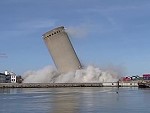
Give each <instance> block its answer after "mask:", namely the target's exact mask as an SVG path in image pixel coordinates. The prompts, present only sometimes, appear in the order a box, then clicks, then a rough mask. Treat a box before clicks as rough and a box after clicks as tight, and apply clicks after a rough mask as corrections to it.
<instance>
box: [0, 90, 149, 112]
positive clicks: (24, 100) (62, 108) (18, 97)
mask: <svg viewBox="0 0 150 113" xmlns="http://www.w3.org/2000/svg"><path fill="white" fill-rule="evenodd" d="M0 113H150V89H138V88H119V89H118V88H104V87H87V88H18V89H17V88H16V89H15V88H14V89H9V88H8V89H0Z"/></svg>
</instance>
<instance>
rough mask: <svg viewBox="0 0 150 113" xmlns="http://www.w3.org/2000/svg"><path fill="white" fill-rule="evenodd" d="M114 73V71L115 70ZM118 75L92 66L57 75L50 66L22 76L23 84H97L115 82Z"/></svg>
mask: <svg viewBox="0 0 150 113" xmlns="http://www.w3.org/2000/svg"><path fill="white" fill-rule="evenodd" d="M115 71H116V70H115ZM118 77H119V73H118V72H117V71H116V72H114V71H110V70H109V71H106V70H105V71H103V70H101V69H100V68H96V67H94V66H88V67H87V68H84V69H81V70H76V72H68V73H66V74H59V73H58V72H57V71H56V69H55V68H53V67H52V66H46V67H44V68H43V69H40V70H37V71H28V72H26V73H24V74H23V79H24V81H23V82H24V83H99V82H116V81H118Z"/></svg>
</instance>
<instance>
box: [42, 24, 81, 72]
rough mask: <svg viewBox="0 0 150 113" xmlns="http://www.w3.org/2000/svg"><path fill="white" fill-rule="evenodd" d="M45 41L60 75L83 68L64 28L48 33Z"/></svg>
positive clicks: (44, 37)
mask: <svg viewBox="0 0 150 113" xmlns="http://www.w3.org/2000/svg"><path fill="white" fill-rule="evenodd" d="M43 39H44V41H45V44H46V45H47V48H48V50H49V52H50V54H51V57H52V59H53V61H54V63H55V65H56V67H57V69H58V71H59V72H60V73H67V72H71V71H76V70H78V69H80V68H81V63H80V61H79V59H78V57H77V55H76V53H75V50H74V48H73V46H72V44H71V41H70V39H69V37H68V34H67V33H66V31H65V29H64V27H63V26H62V27H58V28H55V29H53V30H51V31H48V32H47V33H45V34H44V35H43Z"/></svg>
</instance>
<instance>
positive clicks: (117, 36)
mask: <svg viewBox="0 0 150 113" xmlns="http://www.w3.org/2000/svg"><path fill="white" fill-rule="evenodd" d="M149 12H150V1H149V0H1V1H0V14H1V15H0V26H1V27H0V42H1V44H0V53H1V54H3V53H5V54H6V55H7V56H8V57H7V58H3V57H1V58H0V64H1V65H0V71H4V70H5V69H8V70H12V71H14V72H16V73H17V74H22V73H24V72H26V71H28V70H36V69H40V68H42V67H44V66H47V65H54V64H53V61H52V59H51V57H50V55H49V53H48V50H47V48H46V46H45V44H44V42H43V40H42V34H43V33H45V32H47V31H49V30H51V29H53V28H55V27H58V26H62V25H63V26H65V27H66V28H67V29H71V30H72V31H73V32H72V33H70V34H69V36H70V38H71V41H72V43H73V46H74V47H75V50H76V52H77V55H78V56H79V58H80V60H81V62H82V64H84V65H89V64H93V65H96V66H99V67H105V66H106V67H107V66H109V65H113V66H117V67H119V66H120V67H122V68H124V70H125V72H126V74H127V75H137V74H138V75H141V74H143V73H150V62H149V60H150V50H149V48H150V47H149V44H150V37H149V36H150V13H149Z"/></svg>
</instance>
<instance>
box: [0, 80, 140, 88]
mask: <svg viewBox="0 0 150 113" xmlns="http://www.w3.org/2000/svg"><path fill="white" fill-rule="evenodd" d="M63 87H138V82H133V81H132V82H105V83H0V88H63Z"/></svg>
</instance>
